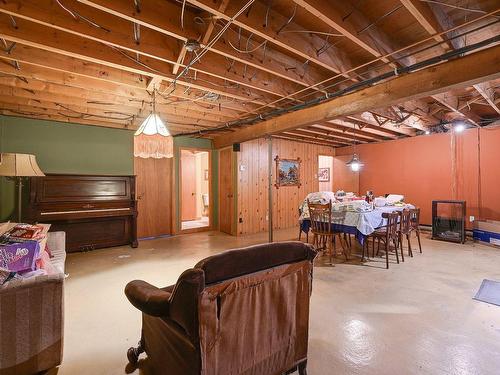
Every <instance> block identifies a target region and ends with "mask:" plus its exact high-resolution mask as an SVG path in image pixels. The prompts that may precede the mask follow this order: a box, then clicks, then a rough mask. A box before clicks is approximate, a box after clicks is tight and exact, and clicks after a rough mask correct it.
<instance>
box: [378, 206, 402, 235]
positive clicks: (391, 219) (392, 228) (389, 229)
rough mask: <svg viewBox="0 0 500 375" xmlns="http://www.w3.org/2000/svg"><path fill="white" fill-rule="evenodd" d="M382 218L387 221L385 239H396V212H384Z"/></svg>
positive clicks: (397, 216) (397, 214)
mask: <svg viewBox="0 0 500 375" xmlns="http://www.w3.org/2000/svg"><path fill="white" fill-rule="evenodd" d="M382 217H383V218H385V219H387V225H386V226H385V229H386V237H387V239H393V238H397V236H398V218H399V213H398V212H384V213H383V214H382Z"/></svg>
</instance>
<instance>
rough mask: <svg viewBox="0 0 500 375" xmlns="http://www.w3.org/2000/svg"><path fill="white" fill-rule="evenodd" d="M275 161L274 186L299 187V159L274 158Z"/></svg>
mask: <svg viewBox="0 0 500 375" xmlns="http://www.w3.org/2000/svg"><path fill="white" fill-rule="evenodd" d="M274 160H275V161H276V184H275V185H274V186H276V187H277V188H279V187H281V186H297V187H300V185H301V183H300V163H301V160H300V158H297V159H280V158H279V156H276V157H275V158H274Z"/></svg>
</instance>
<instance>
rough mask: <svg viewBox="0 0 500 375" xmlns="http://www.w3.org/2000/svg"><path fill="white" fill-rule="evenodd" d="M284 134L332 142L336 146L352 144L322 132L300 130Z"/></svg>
mask: <svg viewBox="0 0 500 375" xmlns="http://www.w3.org/2000/svg"><path fill="white" fill-rule="evenodd" d="M284 134H295V135H300V136H301V137H305V138H314V139H322V140H325V141H330V142H334V143H336V144H339V145H345V146H348V145H350V144H351V143H352V142H349V141H348V140H346V139H342V138H338V137H334V136H333V135H327V134H324V133H321V132H315V131H311V130H307V129H300V128H299V129H294V130H291V131H289V132H284Z"/></svg>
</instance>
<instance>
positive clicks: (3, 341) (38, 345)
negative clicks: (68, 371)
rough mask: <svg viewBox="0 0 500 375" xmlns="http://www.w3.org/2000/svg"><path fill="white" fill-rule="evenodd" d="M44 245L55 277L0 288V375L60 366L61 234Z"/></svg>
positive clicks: (26, 373) (52, 235) (27, 373)
mask: <svg viewBox="0 0 500 375" xmlns="http://www.w3.org/2000/svg"><path fill="white" fill-rule="evenodd" d="M47 243H48V245H49V249H51V251H52V254H53V256H54V257H53V258H52V259H51V262H52V264H53V265H54V266H55V267H56V269H57V273H56V274H53V275H43V276H35V277H32V278H27V279H20V280H13V281H11V282H8V283H7V284H5V285H2V286H0V375H14V374H15V375H31V374H36V373H38V372H40V371H44V370H48V369H50V368H52V367H55V366H58V365H59V364H60V363H61V360H62V351H63V329H64V261H65V258H66V252H65V243H66V241H65V233H64V232H52V233H49V236H48V240H47Z"/></svg>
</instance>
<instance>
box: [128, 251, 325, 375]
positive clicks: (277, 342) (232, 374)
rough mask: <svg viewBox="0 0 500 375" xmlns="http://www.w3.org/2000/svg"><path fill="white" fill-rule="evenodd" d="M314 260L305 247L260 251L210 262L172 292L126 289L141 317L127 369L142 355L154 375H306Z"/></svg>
mask: <svg viewBox="0 0 500 375" xmlns="http://www.w3.org/2000/svg"><path fill="white" fill-rule="evenodd" d="M315 256H316V252H315V250H314V249H313V247H312V246H311V245H309V244H304V243H302V242H279V243H272V244H264V245H257V246H252V247H247V248H243V249H237V250H230V251H227V252H224V253H221V254H218V255H214V256H211V257H208V258H206V259H204V260H202V261H200V262H199V263H198V264H197V265H196V266H195V267H194V268H192V269H189V270H187V271H185V272H183V273H182V274H181V276H180V277H179V279H178V281H177V283H176V284H175V285H174V286H170V287H167V288H163V289H159V288H156V287H155V286H153V285H150V284H148V283H146V282H145V281H139V280H136V281H132V282H130V283H128V284H127V286H126V288H125V294H126V295H127V297H128V299H129V300H130V302H131V303H132V304H133V305H134V306H135V307H137V308H138V309H139V310H141V311H142V335H141V340H140V341H139V346H138V347H137V348H130V349H129V351H128V353H127V356H128V359H129V361H130V363H132V364H136V363H137V361H138V356H139V354H141V353H142V352H144V351H145V352H146V353H147V355H148V359H147V361H146V362H148V365H147V367H148V368H150V369H151V370H152V372H153V373H155V374H168V375H190V374H193V375H194V374H203V375H236V374H248V375H250V374H256V375H267V374H269V375H278V374H280V375H281V374H284V373H290V372H293V371H295V370H297V368H298V370H299V373H300V374H301V375H305V374H306V364H307V341H308V329H309V327H308V326H309V297H310V292H311V288H312V272H313V259H314V257H315Z"/></svg>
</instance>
